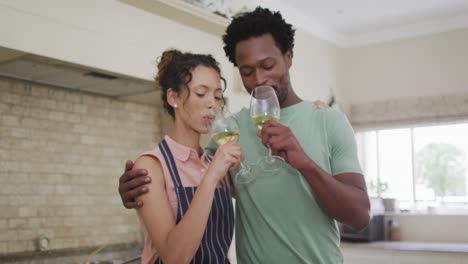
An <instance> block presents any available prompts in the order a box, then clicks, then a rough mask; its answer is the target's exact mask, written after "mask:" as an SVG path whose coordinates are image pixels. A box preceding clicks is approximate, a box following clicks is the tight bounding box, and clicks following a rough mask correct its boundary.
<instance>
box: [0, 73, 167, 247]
mask: <svg viewBox="0 0 468 264" xmlns="http://www.w3.org/2000/svg"><path fill="white" fill-rule="evenodd" d="M159 109H160V108H159V107H156V106H149V105H141V104H136V103H131V102H124V101H119V100H116V99H113V98H111V97H105V96H99V95H93V94H88V93H83V92H77V91H73V90H67V89H59V88H54V87H47V86H43V85H37V84H31V83H28V82H22V81H17V80H11V79H5V78H0V181H1V184H0V186H1V187H0V254H7V253H8V254H9V253H15V252H30V251H35V250H37V246H36V239H37V238H38V237H39V236H40V235H46V236H47V237H49V238H50V249H64V248H76V247H90V246H96V245H105V244H118V243H130V242H135V241H139V240H140V229H139V224H138V219H137V217H136V213H135V212H134V211H132V210H127V209H125V208H124V207H123V206H122V204H121V201H120V197H119V195H118V192H117V186H118V177H119V176H120V175H121V173H122V170H123V164H124V160H126V159H135V158H136V156H137V155H138V154H139V153H141V152H143V151H145V150H148V149H149V148H151V147H152V146H153V145H154V143H155V142H157V141H158V140H159V138H160V134H161V127H160V125H159V120H160V110H159Z"/></svg>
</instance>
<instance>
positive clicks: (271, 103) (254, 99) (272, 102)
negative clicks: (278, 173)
mask: <svg viewBox="0 0 468 264" xmlns="http://www.w3.org/2000/svg"><path fill="white" fill-rule="evenodd" d="M280 111H281V108H280V105H279V102H278V97H277V96H276V92H275V90H274V89H273V88H272V87H271V86H265V85H264V86H258V87H256V88H255V89H254V90H253V91H252V94H251V98H250V117H251V118H252V122H253V123H254V124H255V126H256V127H257V129H258V130H261V129H262V127H263V125H264V124H265V123H266V122H267V121H268V120H275V121H277V122H278V121H279V119H280ZM267 148H268V154H267V156H266V157H265V158H264V159H262V160H260V161H259V162H258V165H259V166H260V167H261V168H262V169H263V170H267V171H274V170H277V169H279V168H281V167H282V166H283V163H284V159H283V158H281V157H279V156H273V155H271V148H270V145H268V144H267Z"/></svg>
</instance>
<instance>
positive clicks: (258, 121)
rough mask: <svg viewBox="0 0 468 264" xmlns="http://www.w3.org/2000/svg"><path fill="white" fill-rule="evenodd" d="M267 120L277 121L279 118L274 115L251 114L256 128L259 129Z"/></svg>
mask: <svg viewBox="0 0 468 264" xmlns="http://www.w3.org/2000/svg"><path fill="white" fill-rule="evenodd" d="M268 120H275V121H276V122H279V118H278V117H276V116H253V117H252V122H253V123H254V124H255V126H256V127H257V129H258V130H261V129H262V127H263V125H264V124H265V123H266V122H268Z"/></svg>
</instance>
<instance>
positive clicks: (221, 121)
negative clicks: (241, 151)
mask: <svg viewBox="0 0 468 264" xmlns="http://www.w3.org/2000/svg"><path fill="white" fill-rule="evenodd" d="M210 133H211V138H212V139H213V140H214V141H215V142H216V143H217V144H218V145H223V144H226V143H227V142H229V141H232V140H234V141H237V140H239V137H240V129H239V124H238V123H237V120H236V118H235V117H234V115H233V114H232V113H230V112H229V111H227V110H224V111H220V112H219V113H218V114H217V115H216V118H215V120H214V121H213V124H211V130H210ZM240 166H241V168H240V170H239V171H238V172H237V173H236V174H235V175H234V180H235V181H236V182H237V183H240V184H246V183H249V182H251V181H252V180H253V179H255V175H254V174H252V173H251V168H250V166H248V165H246V164H244V163H243V162H241V163H240Z"/></svg>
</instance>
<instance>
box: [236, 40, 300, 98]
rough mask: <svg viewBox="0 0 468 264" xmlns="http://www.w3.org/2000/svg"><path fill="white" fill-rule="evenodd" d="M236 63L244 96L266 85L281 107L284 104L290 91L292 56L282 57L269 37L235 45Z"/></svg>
mask: <svg viewBox="0 0 468 264" xmlns="http://www.w3.org/2000/svg"><path fill="white" fill-rule="evenodd" d="M236 62H237V65H238V67H239V72H240V75H241V78H242V83H243V84H244V87H245V89H246V90H247V92H249V93H251V92H252V90H253V89H255V87H257V86H260V85H268V86H272V87H273V88H274V89H275V91H276V94H277V96H278V101H279V103H280V104H282V103H283V102H284V101H285V100H286V98H287V97H288V92H289V89H291V84H290V80H289V67H291V53H290V52H289V51H288V52H286V53H285V54H282V53H281V50H280V49H279V48H278V47H277V46H276V44H275V41H274V39H273V37H272V36H271V35H270V34H264V35H262V36H259V37H252V38H249V39H247V40H244V41H241V42H239V43H237V45H236Z"/></svg>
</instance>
